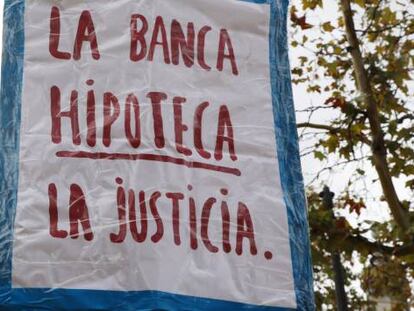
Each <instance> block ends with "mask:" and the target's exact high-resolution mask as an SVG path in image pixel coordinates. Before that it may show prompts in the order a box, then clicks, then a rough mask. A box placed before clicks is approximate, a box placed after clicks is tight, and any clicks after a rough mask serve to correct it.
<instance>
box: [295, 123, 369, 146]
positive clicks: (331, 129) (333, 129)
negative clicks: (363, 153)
mask: <svg viewBox="0 0 414 311" xmlns="http://www.w3.org/2000/svg"><path fill="white" fill-rule="evenodd" d="M296 126H297V128H307V127H308V128H313V129H317V130H326V131H328V132H330V133H332V134H335V133H336V134H339V133H341V132H344V131H347V130H345V129H340V128H336V127H333V126H329V125H326V124H316V123H310V122H303V123H298V124H296ZM355 136H357V137H358V138H359V139H360V140H361V142H362V143H364V144H366V145H369V146H371V144H372V143H371V141H370V140H369V139H368V138H367V137H366V136H365V135H363V134H359V135H355Z"/></svg>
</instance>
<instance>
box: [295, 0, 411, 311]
mask: <svg viewBox="0 0 414 311" xmlns="http://www.w3.org/2000/svg"><path fill="white" fill-rule="evenodd" d="M332 2H333V1H332V0H296V1H293V5H292V6H291V23H292V26H293V27H292V29H293V30H292V31H293V38H292V40H291V45H292V46H293V48H294V49H295V50H296V51H295V53H300V54H301V55H300V56H299V57H298V60H299V61H298V66H296V67H294V68H293V69H292V75H293V82H294V83H296V84H302V85H304V86H306V88H307V92H309V93H315V94H318V96H319V98H323V100H322V102H321V103H320V104H318V105H316V106H311V107H309V108H308V109H306V113H308V117H309V119H308V122H304V123H300V124H298V127H299V128H305V131H304V132H302V134H303V135H302V137H307V136H306V135H308V136H309V135H311V136H312V137H313V141H314V143H313V144H312V146H311V148H310V152H311V153H312V154H313V155H314V157H315V158H316V159H318V160H320V161H321V162H322V163H328V162H332V159H335V161H334V163H333V165H332V167H338V166H345V165H348V164H349V163H357V164H358V165H357V166H352V167H353V169H354V173H353V174H352V176H351V177H350V179H349V182H348V186H347V187H346V188H345V189H343V192H342V193H340V194H337V196H336V200H335V207H334V212H335V214H337V215H339V214H340V215H346V217H344V216H341V217H333V214H332V212H333V211H332V210H328V209H326V207H324V206H323V205H322V203H321V200H320V198H319V196H318V194H317V191H316V190H315V186H316V183H314V185H313V187H309V188H308V200H309V213H310V214H309V221H310V227H311V237H312V255H313V261H314V272H315V280H316V284H315V291H316V301H317V308H318V309H333V308H335V294H334V284H333V281H332V280H333V271H332V267H331V261H330V255H331V253H332V252H333V251H339V252H340V253H341V256H342V259H343V261H344V262H345V264H344V266H345V269H346V274H347V280H346V281H347V284H348V286H347V289H348V300H349V305H350V306H349V307H350V309H351V310H360V309H361V308H368V309H367V310H371V309H372V310H375V302H374V301H372V297H382V296H388V297H390V298H391V299H392V300H393V301H395V302H396V303H395V304H394V306H393V307H394V310H407V309H408V308H409V306H410V304H413V303H414V302H413V297H412V288H410V284H412V283H413V281H412V280H413V278H414V199H413V197H412V196H411V197H410V196H408V197H407V198H404V199H403V194H402V193H412V190H414V135H413V133H414V111H413V108H414V105H413V101H412V98H413V95H414V94H413V81H412V74H413V69H414V18H413V17H414V1H413V0H393V1H385V0H353V1H351V2H350V0H338V3H337V5H335V6H334V7H335V10H336V11H332V7H333V4H332ZM349 2H350V3H349ZM326 6H327V7H329V8H330V10H331V11H330V12H329V14H326V10H327V9H326ZM349 7H351V8H352V11H350V10H349ZM309 16H317V18H316V20H317V21H316V22H314V19H312V18H308V17H309ZM355 39H356V40H355ZM410 100H411V102H410ZM322 110H323V111H326V110H330V111H332V112H331V115H332V119H330V120H329V121H328V122H326V123H313V122H312V119H311V118H312V117H314V116H318V113H319V112H320V111H322ZM308 153H309V152H308ZM328 168H330V167H328ZM370 172H374V173H373V174H372V173H370ZM373 176H374V181H373V183H372V181H371V180H372V179H373ZM319 177H320V175H318V176H317V179H316V181H318V180H319V181H320V180H321V179H320V178H319ZM318 178H319V179H318ZM397 179H399V180H404V181H405V188H406V189H402V188H403V186H402V187H399V188H398V191H397V190H396V189H397V187H396V186H395V181H396V180H397ZM357 181H358V182H357ZM361 181H362V182H363V183H365V184H369V185H370V186H369V187H378V188H379V189H380V190H381V192H382V195H381V196H379V197H376V198H373V199H372V198H371V199H368V200H366V199H363V196H364V194H363V193H362V192H363V191H362V190H361V187H359V186H355V185H361ZM369 187H368V188H369ZM368 192H370V191H369V190H368ZM381 206H386V207H387V208H388V210H389V212H390V220H389V221H386V222H372V221H358V223H357V224H356V225H355V224H354V225H353V226H351V225H350V223H349V220H350V218H349V217H350V215H353V216H352V217H354V218H356V219H359V218H358V217H359V215H360V213H361V211H363V210H364V209H365V208H367V207H369V208H380V207H381ZM345 210H346V211H347V213H344V211H345ZM357 268H358V269H357ZM358 289H359V290H358Z"/></svg>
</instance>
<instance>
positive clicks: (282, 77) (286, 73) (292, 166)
mask: <svg viewBox="0 0 414 311" xmlns="http://www.w3.org/2000/svg"><path fill="white" fill-rule="evenodd" d="M244 1H247V2H253V3H257V4H264V3H266V4H270V10H271V18H270V33H269V44H270V60H269V61H270V66H271V68H270V72H271V82H272V100H273V113H274V121H275V132H276V141H277V151H278V161H279V168H280V178H281V183H282V188H283V193H284V200H285V204H286V207H287V211H288V223H289V236H290V247H291V258H292V265H293V274H294V282H295V293H296V301H297V310H304V311H305V310H306V311H308V310H314V297H313V281H312V279H313V278H312V265H311V257H310V245H309V235H308V225H307V211H306V200H305V194H304V187H303V179H302V173H301V165H300V158H299V147H298V136H297V130H296V121H295V111H294V106H293V99H292V89H291V78H290V67H289V59H288V44H287V37H286V35H287V29H286V28H287V11H288V2H289V0H244ZM3 33H4V35H3V38H4V40H3V42H4V45H3V63H2V83H1V96H0V97H1V102H0V309H1V310H28V308H30V310H33V311H35V310H77V311H81V310H241V309H243V310H273V311H283V310H292V309H287V308H279V307H267V306H256V305H248V304H242V303H236V302H230V301H222V300H216V299H207V298H199V297H191V296H184V295H177V294H170V293H164V292H159V291H141V292H117V291H98V290H73V289H70V290H69V289H53V290H52V289H39V288H36V289H34V288H24V289H19V288H14V289H12V287H11V268H12V267H11V259H12V240H13V237H12V233H13V223H14V216H15V209H16V203H17V189H18V177H19V174H18V159H19V137H20V135H19V131H20V114H21V94H22V81H23V79H22V78H23V60H24V0H5V3H4V30H3ZM45 301H47V306H45V305H43V303H44V302H45Z"/></svg>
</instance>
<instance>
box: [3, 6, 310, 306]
mask: <svg viewBox="0 0 414 311" xmlns="http://www.w3.org/2000/svg"><path fill="white" fill-rule="evenodd" d="M287 5H288V3H287V1H279V0H270V1H234V0H209V1H201V0H191V1H190V0H140V1H133V0H119V1H110V0H90V1H80V0H62V1H56V0H42V1H37V0H26V1H22V0H6V2H5V17H4V34H5V37H4V46H3V68H2V88H1V90H2V95H1V107H0V113H1V114H0V115H1V119H0V120H1V123H0V126H1V149H0V157H1V160H2V161H1V166H0V178H1V187H2V188H1V193H2V197H1V201H0V221H1V235H0V244H1V245H2V247H1V250H0V269H1V271H0V272H1V273H0V306H3V307H4V308H10V309H12V310H18V309H19V308H21V309H22V310H38V309H39V310H40V309H42V310H43V309H46V310H48V309H50V310H155V309H157V310H159V309H162V310H235V309H244V308H248V309H250V310H255V309H261V308H269V309H270V310H294V309H296V310H313V298H312V274H311V262H310V254H309V239H308V229H307V220H306V206H305V198H304V191H303V182H302V175H301V169H300V162H299V153H298V144H297V133H296V128H295V118H294V109H293V102H292V94H291V85H290V75H289V64H288V59H287V43H286V41H287V38H286V14H287Z"/></svg>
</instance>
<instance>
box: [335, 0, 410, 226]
mask: <svg viewBox="0 0 414 311" xmlns="http://www.w3.org/2000/svg"><path fill="white" fill-rule="evenodd" d="M341 8H342V13H343V16H344V21H345V31H346V37H347V40H348V43H349V48H350V53H351V55H352V62H353V66H354V71H355V78H356V87H357V89H358V91H359V92H360V93H361V95H362V96H363V100H364V102H365V104H366V105H367V112H368V119H369V125H370V129H371V136H372V145H371V148H372V157H373V162H374V166H375V169H376V171H377V173H378V177H379V180H380V183H381V187H382V190H383V193H384V197H385V200H386V201H387V203H388V206H389V208H390V210H391V213H392V215H393V217H394V220H395V221H396V223H397V224H398V225H399V226H400V227H401V228H402V229H403V231H404V232H408V230H409V228H410V223H409V219H408V215H407V214H408V211H407V210H406V209H404V207H403V205H402V204H401V201H400V200H399V198H398V195H397V192H396V191H395V187H394V184H393V181H392V177H391V174H390V171H389V167H388V162H387V151H386V148H385V143H384V133H383V131H382V129H381V122H380V118H379V112H378V107H377V103H376V102H375V99H374V97H373V93H372V89H371V85H370V82H369V78H368V74H367V71H366V70H365V67H364V60H363V58H362V54H361V49H360V44H359V41H358V38H357V36H356V32H355V25H354V20H353V13H352V10H351V4H350V0H341Z"/></svg>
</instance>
